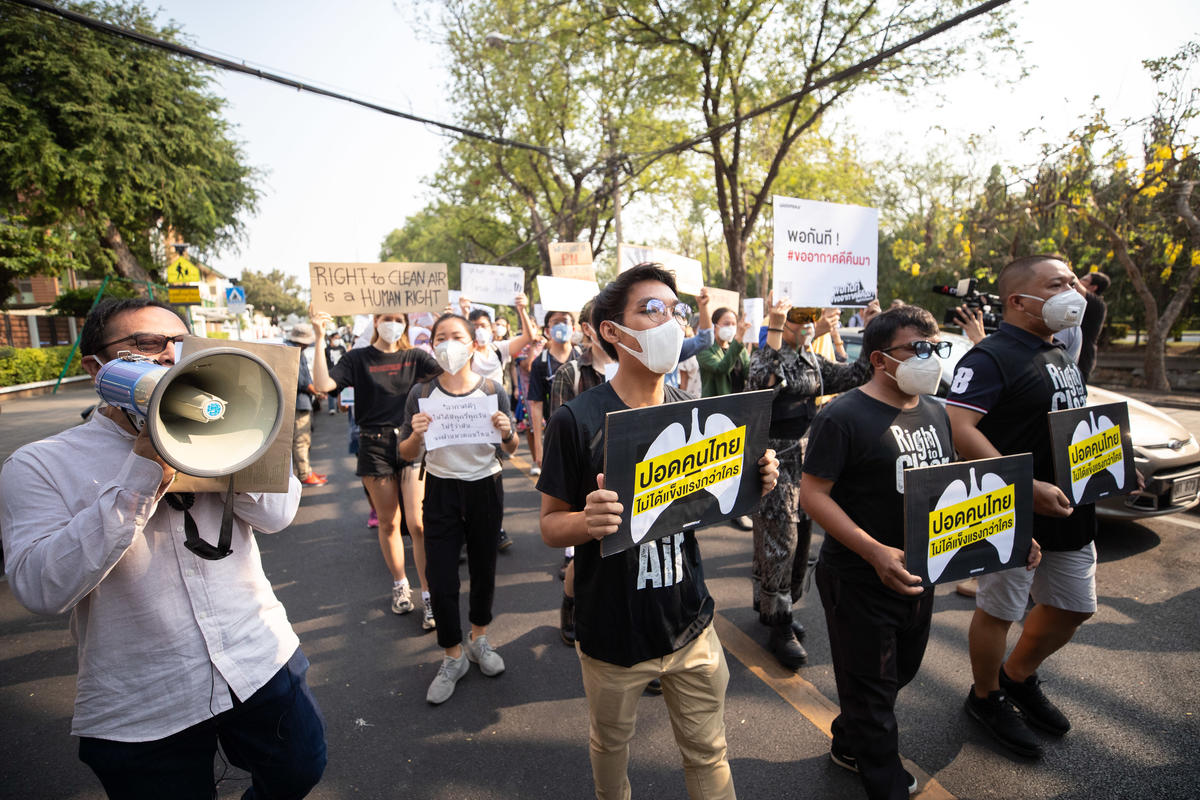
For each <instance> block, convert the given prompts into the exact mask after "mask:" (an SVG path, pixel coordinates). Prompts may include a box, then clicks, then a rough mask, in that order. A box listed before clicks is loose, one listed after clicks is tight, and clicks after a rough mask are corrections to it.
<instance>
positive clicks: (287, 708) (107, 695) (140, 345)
mask: <svg viewBox="0 0 1200 800" xmlns="http://www.w3.org/2000/svg"><path fill="white" fill-rule="evenodd" d="M187 332H188V331H187V328H186V327H185V326H184V323H183V321H182V320H181V319H180V318H179V316H178V315H177V314H176V313H175V312H174V310H173V309H172V308H171V307H170V306H167V305H165V304H163V303H159V302H156V301H153V300H147V299H143V298H135V299H130V300H118V301H110V302H106V303H102V304H100V305H98V306H96V308H95V309H93V310H92V312H91V313H90V314H89V315H88V318H87V321H86V322H85V324H84V328H83V333H82V336H81V347H80V352H81V353H82V355H83V366H84V369H86V370H87V372H88V374H89V375H91V376H92V377H95V376H96V374H97V373H98V372H99V371H100V368H101V366H102V365H104V364H105V363H107V362H108V361H110V360H112V359H114V358H117V357H118V355H117V354H118V353H119V352H121V351H130V352H132V353H137V354H141V355H144V356H147V357H150V358H152V359H153V360H154V361H156V362H157V363H159V364H162V365H164V366H170V365H172V364H174V363H175V352H176V351H175V348H176V346H177V344H178V343H179V342H180V341H181V340H182V338H183V336H184V335H186V334H187ZM147 428H148V426H144V427H143V429H142V431H141V432H140V433H139V432H138V428H137V425H136V424H135V421H134V418H133V417H132V416H131V415H130V414H129V413H128V412H126V411H125V410H123V409H120V408H116V407H113V406H107V405H102V406H101V407H100V409H99V410H98V412H97V413H96V414H93V415H92V418H91V419H90V420H89V421H88V422H86V423H84V424H83V425H80V426H77V427H74V428H71V429H69V430H66V431H63V432H62V433H59V434H57V435H55V436H51V437H49V438H47V439H43V440H41V441H39V442H34V443H32V444H28V445H26V446H24V447H22V448H20V449H19V450H17V451H16V452H15V453H13V455H12V456H11V457H10V458H9V459H8V461H6V462H5V464H4V466H3V469H2V470H0V500H2V502H0V508H2V509H3V511H2V515H0V531H2V533H3V541H4V552H5V554H6V556H7V560H6V569H7V574H8V580H9V584H10V585H11V587H12V591H13V594H14V595H15V596H16V598H17V599H18V600H19V601H20V602H21V603H22V605H24V606H25V607H26V608H28V609H29V610H30V611H32V612H34V613H36V614H62V613H64V612H67V611H70V612H71V631H72V633H73V634H74V636H75V639H76V642H77V645H78V661H79V673H78V678H77V691H76V698H75V714H74V719H73V721H72V725H71V733H72V734H73V735H75V736H78V737H80V742H79V758H80V760H82V761H83V762H84V763H85V764H87V765H88V766H89V767H91V769H92V770H93V771H94V772H95V773H96V775H97V776H98V777H99V778H100V782H101V783H102V784H103V786H104V789H105V791H106V792H107V793H108V795H109V797H114V798H165V797H169V798H172V799H173V800H175V799H177V798H211V797H214V796H215V788H214V781H213V758H214V754H215V753H216V749H217V744H218V743H220V745H221V746H222V748H223V749H224V751H225V754H226V756H227V757H228V759H229V761H230V762H231V763H232V764H234V765H235V766H238V767H240V768H242V769H245V770H247V771H248V772H249V773H250V775H251V779H252V784H251V787H250V788H249V789H247V790H246V792H245V794H244V795H243V797H244V798H300V797H304V796H305V795H306V794H308V792H309V791H310V790H311V789H312V787H313V786H315V785H316V783H317V781H319V780H320V778H321V774H322V772H323V770H324V768H325V759H326V747H325V723H324V720H323V719H322V718H321V713H320V710H319V709H318V708H317V705H316V702H315V701H314V700H313V698H312V695H311V694H310V693H309V690H308V686H307V684H306V682H305V677H304V676H305V672H306V670H307V668H308V660H307V659H306V658H305V656H304V653H303V652H301V650H300V648H299V644H300V642H299V639H298V638H297V636H296V634H295V632H294V631H293V630H292V627H291V625H290V624H289V623H288V619H287V614H286V612H285V611H284V608H283V605H282V604H281V603H280V602H279V600H278V599H276V597H275V594H274V592H273V591H272V590H271V584H270V582H269V581H268V580H267V577H266V575H265V574H264V573H263V568H262V563H261V561H260V558H259V551H258V546H257V544H256V543H255V539H254V535H253V530H252V529H257V530H259V531H261V532H264V533H273V532H275V531H278V530H281V529H282V528H284V527H286V526H287V525H288V524H289V523H291V521H292V518H293V517H294V516H295V514H296V509H297V507H298V505H299V501H300V484H299V482H298V481H297V480H296V479H295V478H294V477H293V478H291V479H290V480H289V485H288V492H287V493H286V494H264V493H254V492H245V493H239V494H237V495H235V497H234V501H233V520H232V552H231V553H228V555H227V557H223V558H221V557H219V560H217V558H214V557H213V556H214V555H215V553H214V552H213V548H212V547H211V545H209V548H210V552H209V553H208V554H207V556H205V557H202V556H201V555H198V554H197V553H196V552H195V550H196V549H203V545H204V544H206V542H201V543H200V545H199V548H196V545H195V543H194V538H195V537H196V536H197V535H202V538H205V539H207V540H209V541H212V540H215V539H216V532H217V531H218V529H219V528H220V527H221V520H222V510H223V507H224V505H225V504H224V498H223V497H222V496H221V495H220V494H217V493H197V494H187V493H168V490H169V488H170V486H171V483H172V481H173V480H174V478H175V470H174V469H173V468H172V467H171V466H170V465H168V464H167V463H166V462H165V461H164V460H163V459H162V458H161V457H160V456H159V455H158V453H156V452H155V450H154V447H153V445H152V443H151V439H150V437H149V435H148V433H147ZM185 533H186V534H187V537H188V539H189V542H188V544H187V545H185Z"/></svg>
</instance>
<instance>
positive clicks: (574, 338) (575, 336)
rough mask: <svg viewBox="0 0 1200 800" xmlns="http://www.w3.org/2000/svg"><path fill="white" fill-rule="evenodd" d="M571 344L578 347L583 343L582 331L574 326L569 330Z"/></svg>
mask: <svg viewBox="0 0 1200 800" xmlns="http://www.w3.org/2000/svg"><path fill="white" fill-rule="evenodd" d="M571 344H573V345H575V346H576V347H579V345H581V344H583V331H581V330H579V329H578V328H576V329H575V330H574V331H572V332H571Z"/></svg>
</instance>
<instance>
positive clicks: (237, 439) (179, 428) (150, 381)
mask: <svg viewBox="0 0 1200 800" xmlns="http://www.w3.org/2000/svg"><path fill="white" fill-rule="evenodd" d="M96 391H97V392H98V393H99V394H100V397H102V398H103V399H104V401H105V402H107V403H108V404H109V405H113V406H117V407H119V408H123V409H125V410H126V411H129V412H131V413H133V414H135V415H136V416H137V417H139V418H140V419H139V423H141V422H142V421H143V420H144V424H145V425H148V426H149V427H150V440H151V442H152V443H153V444H154V449H155V451H156V452H157V453H158V454H159V455H160V456H162V459H163V460H164V461H166V462H167V463H168V464H170V465H171V466H172V467H174V468H175V469H177V470H179V471H180V472H183V473H185V474H187V475H194V476H196V477H198V478H216V477H220V476H222V475H230V474H232V473H234V472H237V471H238V470H240V469H242V468H243V467H248V466H250V465H251V464H253V463H254V462H255V461H257V460H258V459H260V458H262V456H263V455H264V454H265V453H266V452H267V449H268V448H269V447H270V446H271V442H272V441H273V440H274V439H275V436H276V434H278V433H279V428H280V425H281V424H282V423H283V411H284V409H283V387H282V386H280V384H279V378H278V377H277V376H276V375H275V373H274V372H273V371H272V370H271V368H270V367H268V366H267V364H266V362H264V361H263V360H262V359H261V358H259V357H258V356H256V355H254V354H253V353H249V352H246V351H244V350H238V349H236V348H233V347H217V348H213V349H210V350H202V351H200V352H198V353H195V354H193V355H190V356H187V357H185V358H183V359H181V360H180V361H179V363H177V364H176V365H175V366H173V367H164V366H162V365H160V364H157V363H155V362H154V361H151V360H149V359H146V358H145V357H143V356H136V355H130V354H128V353H121V354H119V356H118V358H115V359H113V360H112V361H109V362H107V363H105V364H104V366H103V367H101V368H100V372H98V373H97V374H96ZM139 427H141V424H139Z"/></svg>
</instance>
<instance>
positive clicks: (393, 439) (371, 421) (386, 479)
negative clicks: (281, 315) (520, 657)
mask: <svg viewBox="0 0 1200 800" xmlns="http://www.w3.org/2000/svg"><path fill="white" fill-rule="evenodd" d="M311 316H312V324H313V328H314V329H315V330H316V334H317V354H316V355H317V357H316V358H315V359H314V362H315V369H314V370H313V385H314V387H315V388H316V389H317V390H318V391H322V392H340V391H341V390H342V389H344V388H346V387H347V386H353V387H354V413H355V418H356V420H357V422H358V426H359V440H358V467H357V469H356V470H355V474H357V475H358V476H359V477H360V478H362V482H363V486H364V487H365V488H366V490H367V495H368V496H369V497H370V498H371V505H372V506H373V507H374V509H375V512H376V514H377V515H378V517H379V547H380V549H381V550H382V551H383V560H384V563H386V564H387V568H388V571H389V572H391V573H392V602H391V608H392V613H394V614H407V613H409V612H411V611H412V610H413V608H414V605H413V601H412V589H411V587H410V585H409V581H408V575H407V572H406V570H405V564H404V540H403V538H402V537H401V535H400V513H401V512H400V503H401V502H402V500H403V503H404V523H405V525H406V526H407V528H408V533H409V535H410V536H411V537H412V543H413V560H414V561H416V565H417V580H418V582H419V583H420V586H421V589H422V591H421V599H422V601H423V605H424V614H423V616H422V620H421V627H423V628H424V629H425V630H432V629H433V628H434V627H435V624H436V623H435V622H434V616H433V606H432V604H431V603H430V600H429V592H428V589H427V588H426V587H427V584H426V582H425V544H424V526H423V524H422V517H421V498H422V496H423V495H424V491H425V489H424V485H423V481H422V479H421V475H420V473H419V470H418V469H416V468H415V467H414V465H412V464H410V463H408V462H405V461H403V460H401V459H400V456H399V452H398V450H397V445H398V444H399V429H400V426H401V425H402V424H403V423H404V403H405V401H406V400H407V398H408V392H409V390H410V389H412V387H413V385H414V384H416V383H419V382H421V381H427V380H429V379H430V378H432V377H434V376H435V375H437V374H438V373H439V372H441V368H440V367H438V365H437V361H436V360H435V359H434V358H433V356H431V355H430V354H429V353H427V352H425V351H424V350H421V349H419V348H416V347H412V346H411V345H410V344H409V340H408V336H407V335H406V333H407V329H408V319H407V317H406V316H405V315H404V314H377V315H376V316H375V323H374V325H375V328H374V331H373V333H372V335H371V345H370V346H369V347H360V348H357V349H354V350H351V351H350V352H348V353H346V355H345V356H343V357H342V359H341V360H340V361H338V363H337V364H336V365H335V366H334V368H333V369H332V370H329V369H327V368H326V365H325V354H324V353H323V352H322V350H323V349H324V337H323V335H322V334H323V332H324V328H325V327H327V326H330V325H332V323H333V318H332V317H331V316H330V315H329V314H326V313H324V312H313V313H312V315H311Z"/></svg>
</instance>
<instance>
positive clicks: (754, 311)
mask: <svg viewBox="0 0 1200 800" xmlns="http://www.w3.org/2000/svg"><path fill="white" fill-rule="evenodd" d="M742 313H743V314H745V315H746V319H748V320H750V330H748V331H746V335H745V336H743V337H742V343H743V344H758V331H759V329H760V328H762V326H763V317H764V313H763V299H762V298H761V297H747V298H746V299H745V300H743V301H742Z"/></svg>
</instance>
